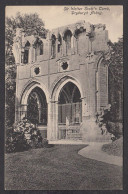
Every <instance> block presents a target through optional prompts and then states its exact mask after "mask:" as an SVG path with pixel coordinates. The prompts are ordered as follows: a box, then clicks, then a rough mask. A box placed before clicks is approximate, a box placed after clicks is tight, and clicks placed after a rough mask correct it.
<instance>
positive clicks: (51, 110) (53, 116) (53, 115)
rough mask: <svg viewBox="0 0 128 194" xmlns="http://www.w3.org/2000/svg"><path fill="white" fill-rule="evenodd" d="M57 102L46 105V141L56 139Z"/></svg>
mask: <svg viewBox="0 0 128 194" xmlns="http://www.w3.org/2000/svg"><path fill="white" fill-rule="evenodd" d="M58 136H59V134H58V102H53V101H51V102H49V104H48V133H47V137H48V140H57V139H58Z"/></svg>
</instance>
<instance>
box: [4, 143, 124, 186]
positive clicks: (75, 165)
mask: <svg viewBox="0 0 128 194" xmlns="http://www.w3.org/2000/svg"><path fill="white" fill-rule="evenodd" d="M84 147H85V145H55V146H54V147H51V148H40V149H33V150H30V151H25V152H20V153H11V154H6V155H5V189H6V190H88V189H89V190H103V189H106V190H112V189H113V190H118V189H122V168H121V167H119V166H115V165H110V164H106V163H103V162H99V161H95V160H91V159H87V158H84V157H82V156H80V155H78V151H79V150H80V149H82V148H84Z"/></svg>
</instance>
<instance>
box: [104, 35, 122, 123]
mask: <svg viewBox="0 0 128 194" xmlns="http://www.w3.org/2000/svg"><path fill="white" fill-rule="evenodd" d="M109 47H110V59H109V60H108V61H107V63H108V67H109V68H108V84H109V90H108V92H109V94H108V96H109V103H110V104H111V111H110V119H111V121H112V122H117V121H120V122H121V121H122V109H123V38H120V39H119V41H118V42H117V43H112V42H109Z"/></svg>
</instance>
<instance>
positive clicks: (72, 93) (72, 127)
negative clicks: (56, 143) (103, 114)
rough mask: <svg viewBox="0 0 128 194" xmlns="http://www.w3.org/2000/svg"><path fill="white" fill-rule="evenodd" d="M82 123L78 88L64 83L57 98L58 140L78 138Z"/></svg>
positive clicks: (70, 83) (69, 83) (72, 84)
mask: <svg viewBox="0 0 128 194" xmlns="http://www.w3.org/2000/svg"><path fill="white" fill-rule="evenodd" d="M81 122H82V100H81V94H80V91H79V89H78V87H77V86H76V85H75V84H74V83H72V82H68V83H66V84H65V85H64V86H63V87H62V88H61V90H60V93H59V97H58V126H59V138H60V139H70V138H71V139H72V138H73V137H74V138H77V137H79V133H80V124H81Z"/></svg>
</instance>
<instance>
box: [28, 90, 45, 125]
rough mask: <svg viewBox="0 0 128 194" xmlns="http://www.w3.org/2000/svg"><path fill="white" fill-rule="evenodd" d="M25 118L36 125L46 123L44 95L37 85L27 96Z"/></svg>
mask: <svg viewBox="0 0 128 194" xmlns="http://www.w3.org/2000/svg"><path fill="white" fill-rule="evenodd" d="M27 118H28V119H29V120H30V121H31V122H34V123H37V124H38V125H47V101H46V96H45V94H44V92H43V91H42V90H41V89H40V88H39V87H35V88H34V89H33V90H32V91H31V93H30V94H29V96H28V100H27Z"/></svg>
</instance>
